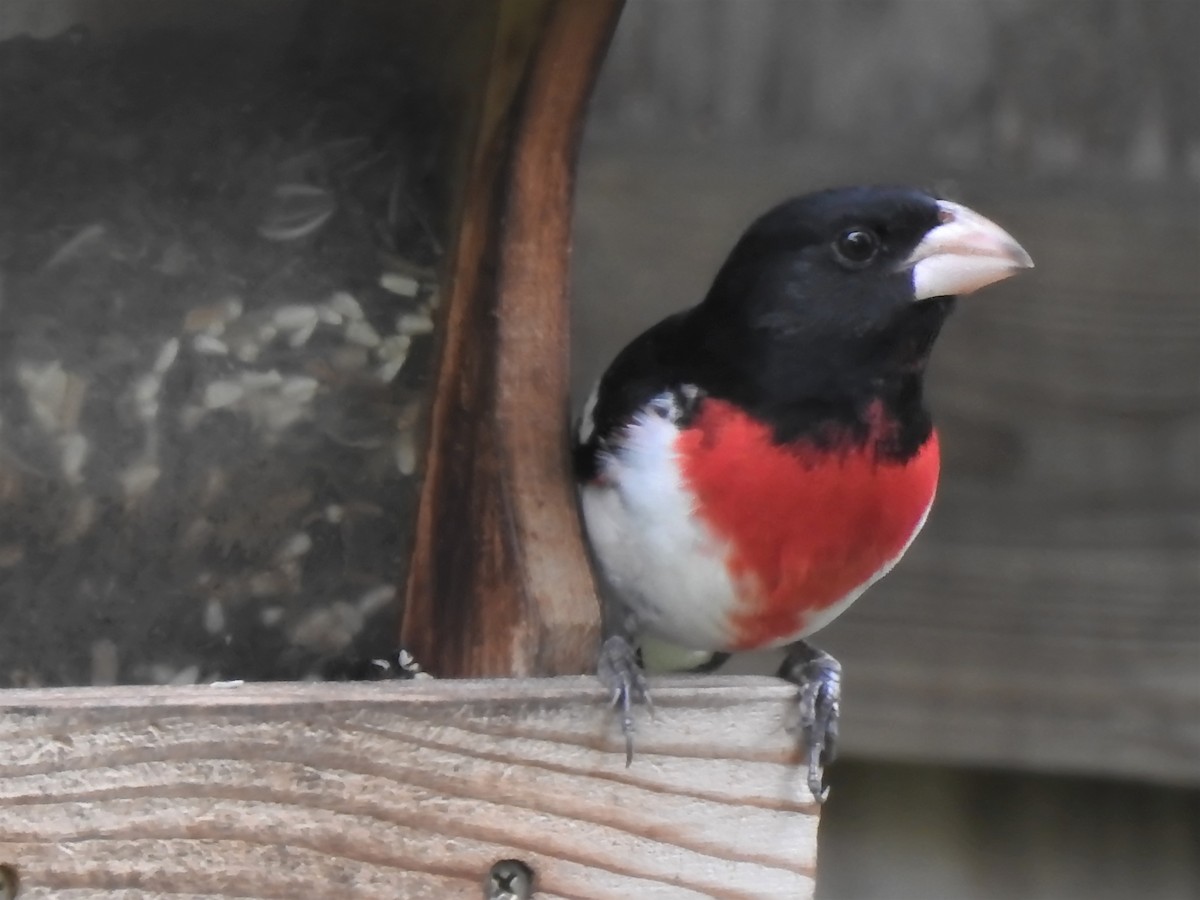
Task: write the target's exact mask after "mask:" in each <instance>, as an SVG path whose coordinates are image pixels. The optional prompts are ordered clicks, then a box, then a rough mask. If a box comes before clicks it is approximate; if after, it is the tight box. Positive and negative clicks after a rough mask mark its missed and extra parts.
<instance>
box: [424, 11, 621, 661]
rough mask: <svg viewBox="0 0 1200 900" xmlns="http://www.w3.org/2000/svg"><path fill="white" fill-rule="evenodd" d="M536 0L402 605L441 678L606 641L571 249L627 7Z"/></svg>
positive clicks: (450, 312) (471, 267)
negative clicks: (598, 104)
mask: <svg viewBox="0 0 1200 900" xmlns="http://www.w3.org/2000/svg"><path fill="white" fill-rule="evenodd" d="M525 5H526V6H530V7H532V6H535V5H536V6H540V7H541V8H544V12H545V18H544V19H542V20H540V21H541V22H542V25H541V28H540V30H538V31H536V32H534V37H535V38H536V41H535V43H534V45H533V47H532V49H528V48H526V47H525V45H523V44H521V43H520V42H514V41H511V40H501V39H498V41H497V48H496V51H495V52H496V57H495V60H494V62H493V72H492V74H491V76H490V78H491V79H493V80H497V81H498V83H499V84H501V85H502V86H503V85H509V86H511V85H512V84H513V83H514V81H513V77H514V73H516V74H517V75H522V76H523V78H522V80H520V81H519V89H517V90H515V92H514V91H512V90H499V91H498V92H495V93H494V94H493V95H492V96H490V97H489V98H488V99H487V101H486V103H485V109H484V128H483V130H482V132H481V134H480V137H479V141H478V148H479V149H478V155H477V157H476V160H475V162H474V164H473V166H472V181H471V183H470V184H469V185H468V188H467V191H466V196H465V207H464V211H463V226H462V229H461V233H460V239H459V245H458V247H457V249H456V251H455V263H454V269H453V272H452V275H451V284H450V290H449V292H448V302H447V312H446V322H445V339H444V347H443V351H442V356H441V361H440V364H439V375H438V383H437V388H436V393H435V397H434V402H433V410H432V414H431V424H430V443H429V450H428V453H427V458H428V465H427V469H426V475H425V483H424V488H423V491H422V496H421V504H420V511H419V514H418V522H417V537H416V545H415V550H414V554H413V560H412V567H411V570H410V576H409V582H408V595H407V600H406V604H405V614H404V623H403V628H402V640H403V641H404V643H405V645H406V646H408V647H410V648H411V649H412V650H413V651H414V652H415V653H416V654H417V656H418V657H419V658H420V659H421V660H422V661H423V663H424V664H425V665H426V666H427V667H428V668H429V669H430V670H431V671H433V672H435V673H437V674H441V675H451V676H497V675H534V674H563V673H576V672H580V671H584V670H585V669H587V668H589V667H590V666H591V665H592V660H593V658H594V654H595V650H596V646H597V644H598V629H599V607H598V603H597V600H596V592H595V587H594V585H593V582H592V577H591V573H590V569H589V566H588V561H587V556H586V551H585V549H584V545H583V541H582V537H581V533H580V528H579V523H578V518H577V515H576V512H575V496H574V490H573V486H572V485H573V482H572V479H571V474H570V467H569V461H568V458H567V452H566V447H567V441H566V428H565V426H566V421H567V406H568V399H567V398H568V394H569V389H568V376H567V366H568V360H567V353H568V346H569V342H568V339H567V323H568V318H567V316H568V312H567V311H568V307H567V303H566V285H567V254H568V247H569V231H570V228H569V226H570V209H571V196H572V189H573V178H572V173H573V168H574V160H575V149H576V145H577V143H578V135H579V131H580V128H581V122H582V117H583V110H584V104H585V102H586V100H587V97H588V94H589V92H590V88H591V83H592V80H593V77H594V75H595V71H596V69H597V67H598V65H599V62H600V59H601V57H602V55H603V51H604V48H605V46H606V45H607V41H608V38H609V36H610V34H611V31H612V28H613V26H614V24H615V21H616V17H617V14H618V12H619V10H620V7H621V4H620V2H619V0H595V2H588V3H578V2H555V3H541V4H532V5H531V4H525ZM533 21H535V22H536V21H539V20H537V19H533ZM502 31H503V29H502ZM521 34H522V35H525V36H526V37H528V32H527V31H522V32H521ZM501 37H503V34H502V35H501ZM527 60H528V67H527V66H526V63H527Z"/></svg>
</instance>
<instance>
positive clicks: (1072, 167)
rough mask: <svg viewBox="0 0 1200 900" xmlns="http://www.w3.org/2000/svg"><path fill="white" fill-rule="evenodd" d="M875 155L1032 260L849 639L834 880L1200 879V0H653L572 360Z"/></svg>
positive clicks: (611, 107) (1011, 888) (975, 364)
mask: <svg viewBox="0 0 1200 900" xmlns="http://www.w3.org/2000/svg"><path fill="white" fill-rule="evenodd" d="M859 181H913V182H917V183H921V184H925V185H930V186H933V187H935V188H937V189H939V190H942V191H944V192H947V193H949V194H951V195H952V196H954V197H955V198H956V199H961V200H963V201H965V202H968V203H970V204H971V205H973V206H975V207H976V208H978V209H980V210H981V211H983V212H984V213H985V214H987V215H989V216H991V217H994V218H996V219H998V220H999V221H1000V222H1001V223H1002V224H1004V225H1005V226H1006V227H1009V228H1010V230H1011V231H1012V232H1013V233H1014V234H1015V235H1017V237H1018V238H1019V239H1020V240H1021V241H1022V243H1024V244H1025V246H1026V247H1027V248H1028V249H1029V250H1030V252H1031V253H1032V255H1033V257H1034V259H1035V260H1036V262H1037V265H1038V268H1037V269H1036V270H1035V271H1033V272H1032V273H1029V274H1028V275H1023V276H1022V277H1021V278H1019V279H1015V280H1014V281H1012V282H1010V283H1006V284H1004V285H1001V286H999V287H998V288H996V289H994V290H991V289H989V291H987V292H986V293H984V294H982V295H980V296H979V297H976V298H970V299H969V300H967V301H965V302H964V303H962V304H961V306H960V310H959V312H958V313H956V315H955V316H954V318H953V319H952V321H951V323H950V324H949V326H948V327H947V329H946V332H945V335H944V337H943V339H942V341H941V342H940V344H939V347H938V352H937V353H936V354H935V361H934V366H933V369H932V371H931V376H930V377H931V382H932V383H931V395H932V397H931V400H932V405H933V407H934V411H935V417H936V419H937V421H938V423H939V427H940V429H941V431H942V436H943V448H944V453H945V456H946V459H945V465H944V473H943V482H942V488H941V491H940V496H939V499H938V502H937V504H936V506H935V511H934V514H933V515H932V516H931V518H930V522H929V525H928V527H927V530H926V532H925V533H924V534H923V535H922V537H921V538H920V539H919V540H918V541H917V543H916V545H915V546H914V548H913V550H912V551H911V552H910V554H909V556H908V557H907V558H906V560H905V561H904V562H903V563H902V564H901V565H900V566H899V567H898V568H897V570H896V571H895V573H893V575H891V576H889V578H888V579H886V580H885V582H884V583H883V584H881V585H880V586H878V587H877V588H875V589H873V590H872V591H871V592H870V593H869V594H868V596H867V597H865V598H864V599H863V600H862V601H860V603H859V604H856V606H855V608H854V609H852V610H851V611H850V612H849V613H847V614H846V615H845V616H844V617H843V618H842V619H841V620H839V621H838V622H836V623H835V624H834V625H832V626H830V628H829V629H828V630H827V631H826V632H824V633H823V634H822V635H820V640H821V641H822V642H823V644H824V645H825V646H826V647H827V648H828V649H830V650H832V651H834V652H835V653H836V654H838V655H839V656H840V658H841V659H842V661H843V662H844V663H845V665H846V669H847V697H846V702H845V707H844V708H845V738H846V747H847V752H848V753H849V754H850V755H851V756H853V757H856V758H857V760H859V762H858V763H856V764H855V765H852V766H850V767H848V768H847V769H846V770H844V774H843V778H844V781H843V783H842V785H841V800H840V802H839V799H838V793H837V792H838V786H837V783H836V782H835V794H834V799H833V800H831V803H830V806H829V808H828V809H827V810H826V822H827V824H826V838H825V843H824V845H823V847H822V853H823V855H824V862H823V867H822V878H823V884H824V892H825V893H824V896H825V897H827V898H840V897H878V898H887V900H895V898H901V897H914V898H916V897H932V898H938V897H947V898H949V897H973V898H985V897H986V898H993V897H995V898H1000V897H1006V898H1007V897H1012V898H1033V897H1046V898H1066V900H1074V898H1080V900H1082V898H1085V897H1086V898H1109V897H1112V898H1116V897H1125V896H1134V895H1136V896H1139V897H1146V898H1163V900H1167V898H1175V897H1185V896H1200V873H1198V872H1197V870H1196V865H1197V863H1196V860H1197V858H1198V857H1197V854H1196V851H1195V849H1194V848H1195V847H1196V846H1200V818H1198V815H1200V813H1198V809H1200V792H1198V791H1197V789H1196V788H1197V787H1198V786H1200V553H1198V552H1197V550H1198V549H1200V3H1197V2H1195V0H1149V2H1147V0H1094V2H1089V3H1083V2H1070V0H836V2H835V0H630V2H629V4H628V6H627V8H626V13H625V17H624V19H623V21H622V24H621V26H620V29H619V31H618V34H617V38H616V41H615V44H614V46H613V49H612V52H611V55H610V58H609V62H608V65H607V67H606V69H605V71H604V73H603V74H602V78H601V82H600V85H599V90H598V93H597V98H596V102H595V107H594V111H593V118H592V120H591V123H590V130H589V135H588V142H587V145H586V147H585V153H584V157H583V169H582V174H581V190H580V203H579V214H578V230H577V241H578V245H577V252H576V284H577V290H576V303H577V307H576V342H575V347H574V353H575V364H576V369H577V383H578V387H579V389H580V390H582V388H583V387H584V386H585V385H586V383H587V382H588V380H589V379H590V378H591V377H592V375H593V374H594V373H595V372H596V370H597V369H598V368H599V367H600V366H601V365H602V364H603V362H604V361H605V360H606V359H607V358H609V357H610V356H611V354H612V353H613V352H614V351H615V350H616V349H617V348H618V347H619V346H620V344H621V343H622V342H623V341H625V340H627V339H628V338H629V337H631V336H632V335H633V334H635V333H636V332H637V331H638V330H640V329H641V328H644V327H645V326H646V325H648V324H650V323H651V322H653V321H655V320H657V318H659V317H661V316H662V315H664V314H666V313H667V312H668V311H670V310H673V309H677V308H679V307H681V306H683V305H686V304H689V303H692V302H695V301H696V300H697V299H698V298H699V296H700V294H701V293H702V292H703V290H704V289H705V287H706V286H707V283H708V281H709V279H710V278H711V275H712V273H713V271H714V270H715V269H716V267H717V265H718V264H719V262H720V259H721V257H722V255H723V254H724V253H725V252H727V251H728V249H729V247H730V246H731V245H732V243H733V241H734V239H735V238H736V236H737V234H738V233H739V231H740V230H741V229H742V228H743V227H744V226H745V224H746V223H747V222H748V221H749V220H750V218H752V217H753V216H754V215H756V214H757V213H759V212H761V211H762V210H763V209H765V208H766V207H767V206H768V205H770V204H772V203H774V202H777V201H778V200H780V199H782V198H783V197H785V196H787V195H788V194H790V193H795V192H799V191H803V190H807V189H811V188H816V187H821V186H827V185H829V184H834V183H845V182H859ZM899 761H904V762H908V763H917V764H918V765H917V766H916V767H912V768H909V767H906V766H897V765H894V763H895V762H899ZM885 763H886V765H885ZM947 765H954V766H956V767H961V766H968V767H975V768H974V769H965V770H964V769H947V768H944V767H945V766H947ZM984 767H986V768H988V769H1002V770H1008V771H1009V772H1012V773H1014V774H1010V775H1005V776H1002V777H1001V776H988V775H985V774H982V772H983V769H984ZM1019 772H1023V773H1026V774H1015V773H1019ZM1080 775H1089V776H1092V777H1093V778H1095V779H1098V780H1090V781H1087V780H1084V781H1080V780H1077V776H1080ZM1106 779H1122V780H1121V781H1116V780H1106ZM1172 785H1181V786H1186V787H1173V786H1172ZM1150 823H1152V824H1150ZM1150 832H1153V833H1152V834H1151V833H1150ZM1139 885H1140V886H1141V890H1140V892H1139V891H1134V890H1132V888H1131V886H1133V887H1137V886H1139Z"/></svg>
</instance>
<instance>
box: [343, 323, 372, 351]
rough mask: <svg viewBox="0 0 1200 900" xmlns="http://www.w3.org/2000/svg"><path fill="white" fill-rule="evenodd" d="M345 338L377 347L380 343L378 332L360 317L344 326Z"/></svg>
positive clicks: (363, 344)
mask: <svg viewBox="0 0 1200 900" xmlns="http://www.w3.org/2000/svg"><path fill="white" fill-rule="evenodd" d="M346 340H348V341H351V342H352V343H355V344H361V345H362V346H364V347H378V346H379V344H380V337H379V332H378V331H376V330H375V329H374V328H372V327H371V325H370V324H369V323H368V322H366V321H364V320H361V319H357V320H355V321H352V322H350V324H348V325H347V326H346Z"/></svg>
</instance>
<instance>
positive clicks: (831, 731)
mask: <svg viewBox="0 0 1200 900" xmlns="http://www.w3.org/2000/svg"><path fill="white" fill-rule="evenodd" d="M779 677H780V678H782V679H784V680H785V681H790V682H791V683H792V684H794V685H796V686H797V687H799V688H800V703H799V708H800V720H799V722H798V723H797V730H798V731H799V732H800V734H801V735H802V736H803V738H804V745H805V752H806V753H807V754H808V789H809V790H810V791H812V795H813V798H814V799H815V800H816V801H817V802H818V803H824V802H825V798H826V797H827V796H829V788H828V786H826V784H825V767H826V766H828V765H829V764H830V763H832V762H833V760H834V759H835V757H836V756H837V739H838V715H839V712H840V703H841V698H842V664H841V663H839V662H838V661H837V660H836V659H834V658H833V657H832V656H830V655H829V654H828V653H826V652H825V651H824V650H818V649H817V648H816V647H812V646H809V645H808V644H806V643H805V642H804V641H797V642H796V643H795V644H793V645H792V646H791V647H789V648H788V653H787V656H785V657H784V660H783V665H782V666H780V668H779Z"/></svg>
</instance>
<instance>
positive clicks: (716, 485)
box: [676, 400, 939, 650]
mask: <svg viewBox="0 0 1200 900" xmlns="http://www.w3.org/2000/svg"><path fill="white" fill-rule="evenodd" d="M874 419H875V421H876V422H877V423H878V424H876V425H874V426H873V427H872V432H873V433H872V435H871V437H870V438H869V439H868V440H867V441H865V442H862V443H859V442H854V443H850V442H849V441H848V442H847V444H846V446H844V447H838V446H836V442H835V446H833V447H830V448H817V447H815V446H813V445H812V444H803V443H798V444H793V445H780V444H777V443H775V442H774V441H773V440H772V436H771V429H770V427H769V426H767V425H765V424H763V423H762V422H759V421H758V420H756V419H754V418H751V417H750V416H748V415H747V414H745V413H743V412H741V411H740V410H738V409H737V408H736V407H734V406H732V405H730V404H728V403H725V402H723V401H719V400H707V401H705V402H704V403H703V404H702V406H701V408H700V410H699V413H698V415H697V417H696V420H695V421H694V422H693V423H692V425H691V426H690V427H688V428H687V429H686V430H685V431H684V432H682V433H681V434H680V436H679V438H678V441H677V444H676V446H677V449H678V452H679V455H680V461H681V465H682V469H683V473H684V478H685V479H686V481H687V483H688V486H689V488H690V489H691V490H692V492H693V493H694V494H695V496H696V499H697V514H698V515H699V516H700V517H701V518H703V519H704V520H705V522H706V523H707V524H708V525H709V527H710V528H711V529H712V530H713V531H714V532H715V533H716V534H717V535H719V536H721V537H722V538H724V539H725V540H726V541H728V543H729V545H730V548H731V549H730V555H729V558H728V560H727V564H728V566H729V569H730V573H731V574H732V576H733V578H734V581H735V583H736V584H737V585H738V589H739V593H740V596H739V602H738V607H737V609H736V610H735V612H734V614H733V617H732V622H731V624H732V626H733V628H734V632H735V634H736V635H737V637H736V645H735V646H734V647H731V648H729V649H735V650H749V649H754V648H757V647H765V646H769V645H772V644H777V643H779V642H780V641H782V640H786V639H789V638H790V637H792V636H794V635H796V634H798V633H799V632H801V631H803V628H804V624H805V621H806V619H807V617H808V616H809V615H810V614H811V613H814V612H817V611H819V610H822V609H825V608H826V607H829V606H831V605H832V604H835V603H837V602H838V601H839V600H842V599H843V598H845V597H846V596H847V595H848V594H850V593H851V592H852V591H854V590H855V589H857V588H859V587H861V586H862V585H863V584H864V583H866V582H868V581H869V580H871V579H872V578H873V577H874V576H875V575H876V574H877V573H878V572H879V571H880V569H881V568H882V567H883V566H884V565H886V564H887V563H889V562H890V561H893V560H895V559H896V558H897V557H898V556H899V554H900V553H901V552H903V550H904V548H905V547H906V546H907V544H908V543H909V541H910V540H911V539H912V537H913V534H914V532H915V531H916V529H917V528H918V527H919V525H920V524H921V521H922V519H923V517H924V515H925V513H926V511H927V510H928V508H929V504H930V503H931V502H932V500H933V495H934V492H935V491H936V489H937V479H938V467H939V455H938V442H937V435H936V433H933V434H931V435H930V438H929V440H928V441H926V442H925V444H924V445H923V446H922V447H921V449H920V450H919V451H918V452H917V454H916V455H915V456H913V457H912V458H911V459H909V460H908V461H907V462H904V463H898V462H892V461H889V460H887V459H886V458H885V459H882V460H881V459H878V458H877V456H876V452H875V441H876V440H877V439H878V438H879V437H883V436H886V429H887V427H888V426H887V424H886V423H884V422H882V421H881V419H882V417H881V416H879V415H876V416H875V417H874Z"/></svg>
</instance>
